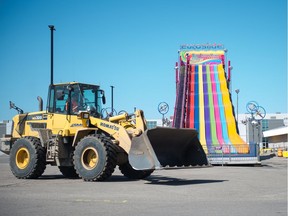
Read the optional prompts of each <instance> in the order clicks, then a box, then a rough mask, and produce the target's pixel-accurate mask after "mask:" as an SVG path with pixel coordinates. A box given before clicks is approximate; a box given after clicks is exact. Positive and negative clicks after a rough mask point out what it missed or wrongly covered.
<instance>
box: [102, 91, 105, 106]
mask: <svg viewBox="0 0 288 216" xmlns="http://www.w3.org/2000/svg"><path fill="white" fill-rule="evenodd" d="M102 103H103V104H106V97H105V95H104V93H103V96H102Z"/></svg>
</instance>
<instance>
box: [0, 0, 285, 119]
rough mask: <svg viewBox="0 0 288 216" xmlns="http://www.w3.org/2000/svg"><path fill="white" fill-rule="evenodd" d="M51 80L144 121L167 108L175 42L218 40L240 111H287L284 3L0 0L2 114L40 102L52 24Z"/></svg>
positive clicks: (3, 116) (256, 0)
mask: <svg viewBox="0 0 288 216" xmlns="http://www.w3.org/2000/svg"><path fill="white" fill-rule="evenodd" d="M50 24H53V25H55V28H56V32H55V33H54V83H59V82H69V81H79V82H86V83H92V84H98V85H101V87H102V89H104V90H105V91H106V95H107V99H108V104H107V106H110V92H111V91H110V86H111V85H113V86H115V89H114V107H115V108H116V110H117V111H120V110H122V109H124V110H126V111H128V112H132V111H133V109H134V107H136V108H139V109H143V110H144V112H145V116H146V118H148V119H151V118H161V115H160V114H159V113H158V110H157V106H158V104H159V103H160V102H162V101H165V102H167V103H168V104H169V106H170V111H169V113H168V115H173V109H174V103H175V97H176V96H175V70H174V66H175V62H176V61H177V55H178V54H177V51H178V49H179V47H180V45H181V44H195V43H222V44H224V46H225V47H226V48H227V49H228V59H230V60H231V64H232V66H233V70H232V99H233V104H234V105H236V93H235V89H240V93H239V113H245V112H246V103H247V102H249V101H251V100H254V101H257V102H258V103H259V104H260V105H261V106H263V107H264V108H265V109H266V111H267V113H275V112H282V113H285V112H287V1H286V0H276V1H275V0H253V1H251V0H217V1H214V0H206V1H199V0H188V1H183V2H181V1H178V0H165V1H164V0H158V1H156V0H145V1H144V0H142V1H140V0H122V1H116V0H110V1H100V0H99V1H97V0H85V1H76V0H62V1H59V0H49V1H44V0H43V1H41V0H35V1H33V0H25V1H23V0H13V1H11V0H0V26H1V28H0V75H1V79H0V82H1V85H0V99H1V103H0V120H9V119H11V118H12V117H13V116H14V115H15V114H16V111H15V110H10V109H9V101H10V100H12V101H13V102H15V104H16V105H18V106H19V107H21V108H22V109H23V110H24V111H26V112H30V111H36V110H37V109H38V102H37V100H36V98H37V96H41V97H42V98H43V100H44V105H46V99H47V92H48V85H49V83H50V30H49V28H48V25H50Z"/></svg>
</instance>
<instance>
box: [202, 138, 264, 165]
mask: <svg viewBox="0 0 288 216" xmlns="http://www.w3.org/2000/svg"><path fill="white" fill-rule="evenodd" d="M207 158H208V160H209V161H210V163H211V164H222V165H223V164H258V163H259V162H260V155H259V145H258V144H255V143H254V144H249V145H248V144H239V145H235V144H234V145H223V146H212V147H210V148H208V153H207Z"/></svg>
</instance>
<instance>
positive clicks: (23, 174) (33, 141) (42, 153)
mask: <svg viewBox="0 0 288 216" xmlns="http://www.w3.org/2000/svg"><path fill="white" fill-rule="evenodd" d="M10 169H11V171H12V173H13V175H14V176H15V177H17V178H19V179H35V178H38V177H40V176H41V175H42V174H43V173H44V171H45V169H46V150H45V148H43V147H42V146H41V143H40V139H38V138H35V137H24V138H20V139H18V140H16V141H15V143H14V144H13V145H12V148H11V152H10Z"/></svg>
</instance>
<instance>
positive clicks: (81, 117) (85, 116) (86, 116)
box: [77, 112, 90, 119]
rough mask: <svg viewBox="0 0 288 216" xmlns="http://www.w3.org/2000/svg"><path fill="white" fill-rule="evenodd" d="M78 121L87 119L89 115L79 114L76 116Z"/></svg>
mask: <svg viewBox="0 0 288 216" xmlns="http://www.w3.org/2000/svg"><path fill="white" fill-rule="evenodd" d="M77 117H78V119H89V117H90V114H89V112H80V113H78V115H77Z"/></svg>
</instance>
